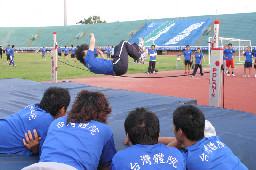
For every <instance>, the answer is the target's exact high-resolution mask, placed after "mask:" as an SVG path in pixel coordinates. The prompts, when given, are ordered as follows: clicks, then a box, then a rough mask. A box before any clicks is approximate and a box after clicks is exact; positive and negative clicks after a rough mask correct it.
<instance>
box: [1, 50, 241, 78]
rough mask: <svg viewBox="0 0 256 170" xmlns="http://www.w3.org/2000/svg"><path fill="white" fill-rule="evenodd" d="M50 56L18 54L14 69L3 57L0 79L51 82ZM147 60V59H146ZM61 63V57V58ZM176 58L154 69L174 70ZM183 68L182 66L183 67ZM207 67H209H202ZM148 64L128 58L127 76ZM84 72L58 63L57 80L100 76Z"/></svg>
mask: <svg viewBox="0 0 256 170" xmlns="http://www.w3.org/2000/svg"><path fill="white" fill-rule="evenodd" d="M50 57H51V55H50V54H46V59H47V60H46V61H45V60H42V57H41V54H35V53H20V54H15V58H14V62H15V64H16V67H9V66H8V64H7V63H6V56H5V55H3V59H0V65H1V66H0V79H7V78H20V79H28V80H33V81H50V80H51V62H50ZM147 58H148V57H147ZM62 61H63V56H62ZM204 62H205V63H208V59H207V58H205V60H204ZM237 62H238V58H236V59H235V63H237ZM68 63H69V64H71V65H73V66H76V67H79V68H83V69H86V70H87V68H86V67H85V66H84V65H82V64H81V63H80V62H73V63H71V59H70V58H69V62H68ZM175 66H176V56H157V63H156V69H158V71H169V70H175ZM183 67H184V66H183ZM204 67H209V66H204ZM147 68H148V62H146V63H145V64H141V63H140V64H134V63H133V59H132V58H130V57H129V70H128V72H127V74H132V73H144V72H146V71H147ZM86 70H81V69H77V68H74V67H70V66H68V65H66V64H64V63H61V62H58V79H59V80H62V79H72V78H81V77H92V76H100V75H96V74H94V73H91V72H89V71H86Z"/></svg>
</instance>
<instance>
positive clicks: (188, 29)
mask: <svg viewBox="0 0 256 170" xmlns="http://www.w3.org/2000/svg"><path fill="white" fill-rule="evenodd" d="M215 20H219V21H220V34H219V37H221V38H220V39H219V47H220V48H223V46H224V45H225V44H228V43H232V44H233V48H234V50H236V51H237V54H236V57H235V59H234V61H235V73H236V76H235V77H232V76H231V77H227V76H226V75H225V76H224V77H223V80H222V81H221V82H222V83H223V93H222V95H221V96H222V102H221V106H220V107H213V106H209V87H210V82H211V75H210V73H211V70H210V65H211V60H210V58H211V56H210V53H211V48H212V46H211V45H212V44H211V42H212V37H214V23H215ZM255 21H256V12H254V13H237V14H223V15H205V16H191V17H180V18H163V19H148V20H138V21H126V22H112V23H97V24H85V25H68V26H50V27H0V45H1V46H2V47H3V49H4V50H5V48H6V47H7V45H13V44H14V45H15V49H16V53H15V57H16V58H17V59H15V64H16V65H17V66H16V67H8V64H7V63H6V60H5V58H6V56H5V54H3V58H4V59H2V60H1V68H0V70H1V72H2V73H3V72H8V74H2V76H0V94H1V97H0V118H1V119H3V118H5V117H7V116H9V115H12V114H13V113H16V112H18V111H19V110H21V109H23V108H24V107H25V106H28V105H30V104H32V103H38V102H39V101H40V100H41V98H42V96H43V93H44V91H45V90H46V89H47V88H49V87H51V86H58V87H62V88H64V89H67V90H69V92H70V95H71V102H70V105H69V107H68V109H67V110H68V111H69V110H70V109H71V107H72V104H73V102H74V101H75V97H76V95H77V93H79V92H80V91H81V90H89V91H100V92H102V93H103V94H105V95H106V97H107V99H108V100H109V103H110V106H111V107H112V113H111V116H109V118H108V121H107V122H108V126H109V127H110V129H111V130H112V131H113V136H114V143H115V147H116V150H117V151H120V150H123V149H126V148H127V147H128V146H127V145H124V144H123V141H124V139H125V138H126V133H125V129H124V121H125V118H126V116H127V115H128V113H129V112H130V111H131V110H133V109H135V108H137V107H143V108H146V109H149V110H150V111H152V112H154V113H155V114H156V115H157V117H158V118H159V122H160V136H161V137H165V136H168V137H174V133H173V130H172V129H173V124H172V121H173V118H172V114H173V111H174V110H175V109H176V108H177V107H179V106H182V105H186V104H191V105H195V106H197V107H198V108H199V109H200V110H201V111H202V112H203V113H204V115H205V118H206V119H207V120H209V121H210V122H211V123H212V125H213V126H214V128H215V130H216V134H217V136H219V137H220V138H221V139H222V141H223V142H224V143H225V144H226V145H227V146H228V147H229V148H230V149H231V150H232V152H233V153H234V155H236V156H237V157H238V158H239V159H240V160H241V162H242V163H243V164H244V165H245V166H246V167H247V168H248V169H256V162H255V153H256V133H255V132H256V126H255V125H256V116H255V114H256V106H255V94H256V90H255V85H256V79H255V78H254V76H252V77H250V78H242V75H243V71H244V70H243V65H244V61H245V58H244V56H243V53H244V52H245V51H246V50H247V47H248V46H251V47H252V51H253V52H254V51H255V50H256V49H255V48H256V29H255V27H256V22H255ZM54 32H56V33H57V34H56V35H57V38H56V41H57V45H58V47H61V49H64V47H65V46H67V47H68V48H71V45H73V46H74V47H77V46H78V45H81V44H83V43H89V42H90V37H89V34H90V33H94V35H95V39H96V45H98V46H99V48H100V49H101V50H102V51H103V52H104V51H106V50H107V45H109V46H115V45H117V44H119V42H120V41H121V40H125V41H128V42H129V43H130V44H133V43H136V44H139V43H140V42H139V39H140V38H143V40H144V43H145V44H144V45H145V47H146V48H147V49H150V48H151V45H152V44H154V45H155V46H156V50H157V57H159V59H158V58H157V61H156V68H157V70H158V72H157V74H146V72H147V67H148V58H147V60H146V63H145V64H142V63H139V64H135V63H134V62H133V59H129V69H128V72H127V74H124V75H122V76H110V75H96V74H94V73H91V72H90V71H89V70H88V69H87V68H86V67H84V65H82V64H81V63H79V62H74V63H73V62H71V61H69V62H68V61H65V60H63V59H60V60H59V61H58V83H51V62H52V61H51V56H52V53H51V50H52V49H53V44H54V40H53V33H54ZM186 45H190V46H191V50H192V51H196V50H197V49H198V48H200V49H201V50H202V53H203V54H204V57H205V58H204V59H203V72H204V77H199V76H198V75H197V76H195V77H193V78H192V77H191V76H190V75H187V74H184V64H183V63H182V62H181V61H180V59H179V60H178V56H179V55H178V54H179V53H180V52H181V51H182V50H183V49H185V48H186ZM43 47H45V48H46V50H47V52H46V61H41V50H42V48H43ZM25 63H30V64H28V65H26V64H25ZM20 65H23V66H20ZM20 72H23V74H21V73H20ZM18 73H20V74H18ZM252 74H253V75H254V68H253V69H252ZM255 74H256V73H255ZM223 75H224V73H223ZM2 130H4V129H2ZM1 137H2V136H1ZM38 161H39V156H38V155H33V156H21V155H16V154H0V169H21V168H24V167H26V166H29V165H31V164H33V163H37V162H38Z"/></svg>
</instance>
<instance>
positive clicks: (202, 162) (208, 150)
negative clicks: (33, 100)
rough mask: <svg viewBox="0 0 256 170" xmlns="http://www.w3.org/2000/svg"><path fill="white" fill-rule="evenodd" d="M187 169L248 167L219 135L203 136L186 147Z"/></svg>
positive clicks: (240, 168)
mask: <svg viewBox="0 0 256 170" xmlns="http://www.w3.org/2000/svg"><path fill="white" fill-rule="evenodd" d="M184 157H185V159H186V163H187V169H195V170H205V169H239V170H244V169H247V168H246V166H245V165H244V164H243V163H242V162H241V161H240V159H239V158H238V157H236V156H235V155H234V154H233V153H232V151H231V150H230V149H229V148H228V147H227V146H226V145H225V144H224V143H223V142H222V140H221V139H220V138H219V137H218V136H212V137H210V138H203V139H201V140H200V141H198V142H197V143H195V144H194V145H192V146H189V147H187V148H186V150H185V152H184Z"/></svg>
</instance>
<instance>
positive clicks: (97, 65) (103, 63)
mask: <svg viewBox="0 0 256 170" xmlns="http://www.w3.org/2000/svg"><path fill="white" fill-rule="evenodd" d="M84 65H85V66H86V67H87V68H88V70H90V71H91V72H93V73H95V74H106V75H113V62H112V60H106V59H103V58H97V57H94V51H91V50H88V51H87V54H86V56H85V59H84Z"/></svg>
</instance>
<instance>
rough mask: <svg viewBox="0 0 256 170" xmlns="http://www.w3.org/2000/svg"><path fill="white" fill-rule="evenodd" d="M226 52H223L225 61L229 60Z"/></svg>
mask: <svg viewBox="0 0 256 170" xmlns="http://www.w3.org/2000/svg"><path fill="white" fill-rule="evenodd" d="M225 50H226V49H225ZM225 50H224V51H223V60H227V51H225Z"/></svg>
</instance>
